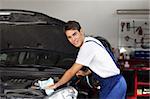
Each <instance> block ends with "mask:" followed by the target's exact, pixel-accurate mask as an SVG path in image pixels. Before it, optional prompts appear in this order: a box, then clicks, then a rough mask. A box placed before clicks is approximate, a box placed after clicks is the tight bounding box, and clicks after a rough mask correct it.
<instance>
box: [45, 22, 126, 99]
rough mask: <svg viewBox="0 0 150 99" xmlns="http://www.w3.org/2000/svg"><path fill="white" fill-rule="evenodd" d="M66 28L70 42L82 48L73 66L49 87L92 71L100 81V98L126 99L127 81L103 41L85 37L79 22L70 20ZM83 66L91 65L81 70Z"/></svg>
mask: <svg viewBox="0 0 150 99" xmlns="http://www.w3.org/2000/svg"><path fill="white" fill-rule="evenodd" d="M64 30H65V34H66V36H67V39H68V40H69V42H70V43H71V44H72V45H74V46H75V47H79V48H80V49H79V52H78V55H77V58H76V61H75V63H74V64H73V65H72V67H71V68H70V69H68V70H67V71H66V72H65V73H64V75H63V76H62V78H61V79H60V80H59V81H58V82H56V83H55V84H54V85H50V84H49V85H48V87H47V88H51V89H56V88H57V87H59V86H61V85H63V84H65V83H67V82H68V81H69V80H70V79H71V78H72V77H73V76H75V75H82V76H86V75H88V74H90V73H91V72H92V74H93V75H94V77H95V78H96V79H97V80H99V82H100V87H101V88H100V91H99V99H125V96H126V89H127V85H126V81H125V79H124V77H123V76H122V75H121V74H120V69H119V67H118V66H117V65H116V64H115V62H114V61H113V59H112V57H111V55H110V54H109V53H108V51H107V50H106V49H105V48H104V46H103V45H102V43H101V42H100V41H99V40H97V39H95V38H93V37H85V36H84V33H83V29H82V28H81V26H80V24H79V22H76V21H68V22H67V23H66V25H65V28H64ZM83 66H87V67H89V68H90V70H88V71H87V72H84V71H81V70H80V69H81V68H82V67H83Z"/></svg>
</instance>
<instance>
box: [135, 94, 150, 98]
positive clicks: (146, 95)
mask: <svg viewBox="0 0 150 99" xmlns="http://www.w3.org/2000/svg"><path fill="white" fill-rule="evenodd" d="M137 96H138V97H148V96H150V94H141V95H140V94H138V95H137Z"/></svg>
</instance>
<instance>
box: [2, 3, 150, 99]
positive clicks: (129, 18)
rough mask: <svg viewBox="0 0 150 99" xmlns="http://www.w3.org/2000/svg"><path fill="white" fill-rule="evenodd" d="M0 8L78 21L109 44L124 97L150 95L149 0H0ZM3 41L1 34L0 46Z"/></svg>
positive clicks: (142, 98)
mask: <svg viewBox="0 0 150 99" xmlns="http://www.w3.org/2000/svg"><path fill="white" fill-rule="evenodd" d="M0 9H19V10H29V11H35V12H40V13H43V14H45V15H48V16H50V17H53V18H56V19H60V20H62V21H64V22H67V21H68V20H76V21H78V22H80V24H81V25H82V26H83V29H84V32H85V35H87V36H88V35H90V36H102V37H104V38H106V39H107V40H108V41H109V43H110V44H111V46H112V48H113V52H114V55H115V57H116V58H117V60H118V63H119V64H120V66H121V68H120V69H121V71H122V74H123V75H124V77H125V79H126V82H127V99H149V98H150V77H149V76H150V1H149V0H0ZM40 28H41V27H40ZM42 28H43V27H42ZM46 28H48V27H46ZM9 29H10V30H8V31H11V28H9ZM0 32H2V31H1V30H0ZM32 32H34V31H32ZM44 32H45V31H43V32H41V33H44ZM28 35H29V34H28ZM39 35H42V34H39ZM44 35H47V34H46V33H45V34H44ZM12 36H14V35H13V34H9V37H10V38H9V39H11V37H12ZM56 36H57V35H56ZM62 36H63V35H62ZM35 38H36V37H35ZM43 39H47V37H45V38H43ZM50 39H51V40H53V38H50ZM19 40H20V39H19ZM3 41H4V39H3V36H2V35H1V33H0V49H3V46H4V45H3V44H2V43H3ZM41 41H44V40H41ZM22 42H23V41H22ZM64 42H66V41H64ZM44 43H48V42H46V41H45V42H44ZM53 43H54V42H53ZM58 46H65V44H64V45H62V44H61V43H59V44H58V45H57V44H56V45H55V47H54V49H53V50H57V47H58ZM68 46H70V45H68ZM72 49H73V48H72ZM64 50H65V49H64ZM66 50H67V51H68V50H70V49H68V48H67V47H66ZM73 50H74V49H73ZM57 51H59V50H57ZM67 51H66V52H67Z"/></svg>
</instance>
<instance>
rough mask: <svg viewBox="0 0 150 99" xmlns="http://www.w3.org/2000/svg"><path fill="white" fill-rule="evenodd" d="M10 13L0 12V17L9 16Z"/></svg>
mask: <svg viewBox="0 0 150 99" xmlns="http://www.w3.org/2000/svg"><path fill="white" fill-rule="evenodd" d="M10 14H11V12H0V15H10Z"/></svg>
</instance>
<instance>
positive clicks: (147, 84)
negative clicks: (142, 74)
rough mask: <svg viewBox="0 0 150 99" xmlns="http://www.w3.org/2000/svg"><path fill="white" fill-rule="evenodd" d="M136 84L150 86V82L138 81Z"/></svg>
mask: <svg viewBox="0 0 150 99" xmlns="http://www.w3.org/2000/svg"><path fill="white" fill-rule="evenodd" d="M137 84H138V85H142V86H150V82H147V83H146V82H138V83H137Z"/></svg>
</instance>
